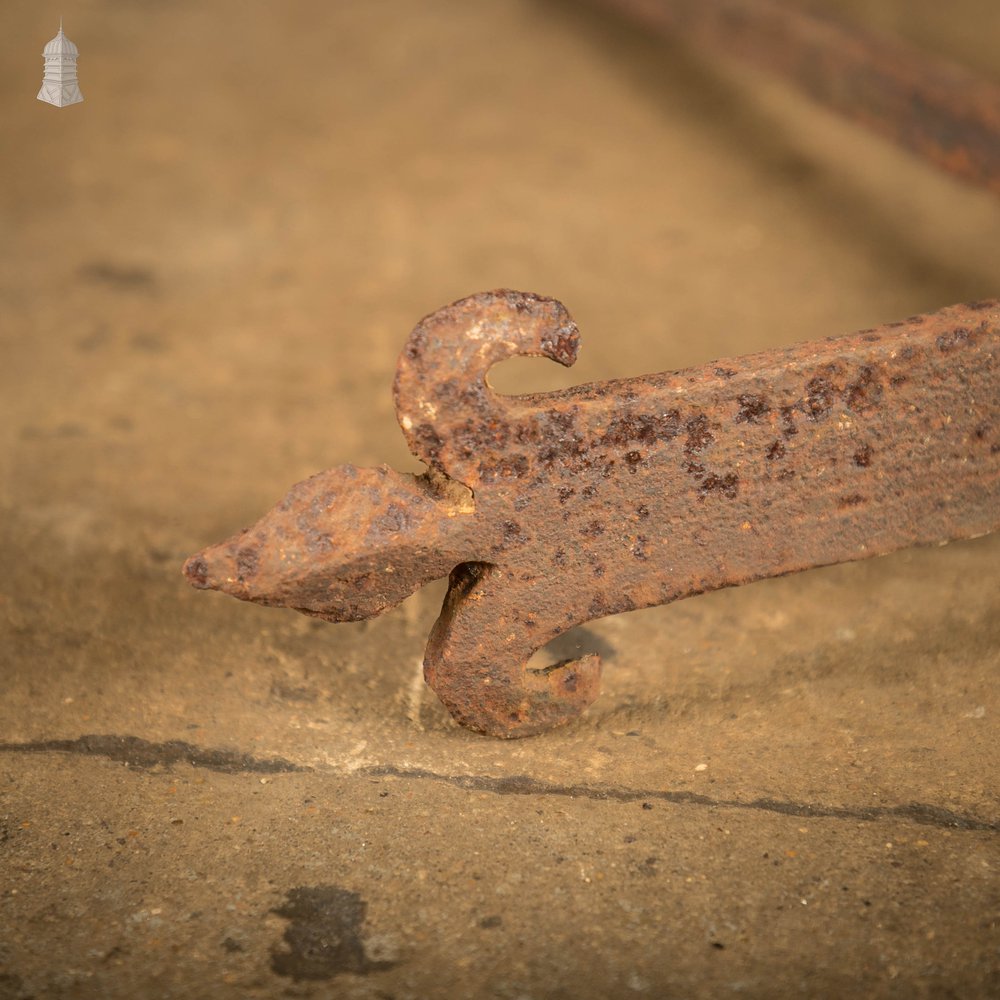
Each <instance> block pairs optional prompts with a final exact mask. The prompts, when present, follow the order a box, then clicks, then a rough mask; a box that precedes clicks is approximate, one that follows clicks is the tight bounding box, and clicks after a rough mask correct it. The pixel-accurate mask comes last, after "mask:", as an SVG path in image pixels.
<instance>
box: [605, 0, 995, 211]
mask: <svg viewBox="0 0 1000 1000" xmlns="http://www.w3.org/2000/svg"><path fill="white" fill-rule="evenodd" d="M592 2H598V3H600V4H602V5H603V6H605V7H610V8H613V9H614V10H616V11H619V12H621V13H624V14H626V15H628V16H629V17H631V18H633V19H634V20H636V21H638V22H640V23H642V24H646V25H648V26H650V27H651V28H653V29H654V30H657V31H660V32H663V33H664V34H672V35H677V36H678V37H681V38H684V39H685V40H688V41H690V42H691V43H692V44H694V45H698V46H701V47H704V48H707V49H711V50H715V51H720V52H723V53H725V54H727V55H731V56H736V57H738V58H740V59H742V60H744V61H745V62H748V63H750V64H752V65H754V66H756V67H758V68H760V69H763V70H766V71H767V72H770V73H775V74H778V75H780V76H784V77H786V78H788V79H790V80H792V81H793V82H794V83H796V84H797V85H798V86H799V87H800V88H801V89H802V90H804V91H805V92H806V93H807V94H808V95H809V96H811V97H812V98H814V99H816V100H818V101H820V102H822V103H823V104H826V105H828V106H829V107H831V108H833V109H834V110H835V111H838V112H840V113H841V114H844V115H846V116H847V117H849V118H853V119H854V120H855V121H858V122H861V123H862V124H864V125H867V126H868V127H869V128H871V129H873V130H875V131H876V132H879V133H881V134H882V135H884V136H886V137H887V138H889V139H892V140H893V141H894V142H896V143H898V144H899V145H901V146H903V147H905V148H906V149H909V150H910V151H911V152H914V153H917V154H919V155H920V156H923V157H924V158H925V159H927V160H929V161H930V162H931V163H933V164H935V165H936V166H938V167H941V168H943V169H944V170H948V171H950V172H951V173H953V174H956V175H957V176H959V177H962V178H964V179H965V180H968V181H972V182H974V183H976V184H980V185H983V186H985V187H987V188H989V189H990V190H992V191H994V192H995V193H997V194H1000V87H998V86H996V85H995V84H993V83H990V82H989V81H987V80H984V79H982V78H980V77H978V76H976V75H975V74H973V73H971V72H969V71H968V70H966V69H963V68H962V67H960V66H956V65H953V64H952V63H949V62H946V61H945V60H943V59H939V58H935V57H933V56H931V55H929V54H928V53H925V52H921V51H920V50H918V49H916V48H914V47H912V46H910V45H907V44H905V43H903V42H901V41H898V40H896V39H893V38H886V37H883V36H880V35H876V34H873V33H870V32H867V31H863V30H860V29H856V28H848V27H846V26H845V25H843V24H840V23H838V22H836V21H833V20H830V19H828V18H825V17H822V16H820V15H818V14H815V13H811V12H809V11H806V10H802V9H796V8H792V7H789V6H787V5H786V4H784V3H781V2H780V0H592Z"/></svg>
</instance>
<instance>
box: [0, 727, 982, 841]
mask: <svg viewBox="0 0 1000 1000" xmlns="http://www.w3.org/2000/svg"><path fill="white" fill-rule="evenodd" d="M52 752H54V753H71V754H81V755H84V756H89V757H106V758H107V759H109V760H114V761H120V762H121V763H123V764H127V765H128V766H129V767H131V768H133V769H135V770H138V771H148V770H150V769H151V768H153V767H157V766H160V767H167V768H169V767H171V766H172V765H174V764H181V763H183V764H190V765H191V766H192V767H204V768H207V769H208V770H211V771H220V772H222V773H224V774H287V773H294V772H298V773H316V771H315V769H314V768H311V767H307V766H305V765H302V764H293V763H292V762H291V761H288V760H285V759H284V758H282V757H270V758H265V759H261V758H257V757H253V756H251V755H250V754H247V753H240V752H239V751H236V750H220V749H210V748H205V747H198V746H195V745H194V744H192V743H186V742H184V741H183V740H167V741H166V742H161V743H156V742H153V741H151V740H144V739H141V738H140V737H138V736H115V735H90V736H79V737H77V738H76V739H62V740H55V739H54V740H35V741H32V742H26V743H0V753H52ZM351 773H352V774H363V775H365V776H366V777H373V778H401V779H413V780H423V781H437V782H441V783H442V784H446V785H452V786H453V787H455V788H461V789H464V790H465V791H475V792H492V793H494V794H496V795H560V796H565V797H567V798H580V799H593V800H596V801H599V802H642V803H643V804H644V805H651V803H652V802H654V801H658V802H669V803H670V804H671V805H694V806H708V807H714V808H718V809H753V810H759V811H761V812H770V813H776V814H777V815H781V816H797V817H802V818H809V819H843V820H854V821H860V822H866V823H871V822H875V821H877V820H882V819H901V820H909V821H910V822H913V823H919V824H922V825H924V826H937V827H942V828H944V829H949V830H983V831H988V832H991V833H997V832H1000V823H997V822H990V821H989V820H985V819H980V818H979V817H978V816H968V815H964V814H962V813H957V812H953V811H952V810H950V809H945V808H944V807H943V806H936V805H930V804H929V803H925V802H908V803H902V804H898V805H891V806H856V807H849V806H833V805H822V804H817V803H812V802H793V801H788V800H783V799H771V798H764V797H761V798H757V799H715V798H712V797H711V796H708V795H702V794H700V793H698V792H686V791H667V790H663V789H638V788H623V787H621V786H618V785H557V784H553V783H552V782H548V781H542V780H540V779H539V778H532V777H530V776H528V775H524V774H515V775H509V776H505V777H494V776H490V775H477V774H442V773H440V772H437V771H430V770H428V769H426V768H422V767H397V766H396V765H394V764H370V765H367V766H365V767H361V768H358V769H356V770H353V771H352V772H351Z"/></svg>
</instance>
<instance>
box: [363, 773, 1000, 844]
mask: <svg viewBox="0 0 1000 1000" xmlns="http://www.w3.org/2000/svg"><path fill="white" fill-rule="evenodd" d="M356 773H358V774H366V775H370V776H372V777H391V778H418V779H425V780H429V781H440V782H443V783H445V784H448V785H454V786H456V787H458V788H463V789H465V790H467V791H481V792H494V793H495V794H497V795H564V796H567V797H569V798H587V799H596V800H598V801H606V802H642V803H644V804H647V803H651V802H652V801H654V800H655V801H660V802H669V803H671V804H673V805H697V806H714V807H717V808H720V809H757V810H760V811H762V812H771V813H778V814H779V815H783V816H801V817H808V818H819V819H847V820H860V821H862V822H869V823H870V822H874V821H876V820H880V819H904V820H910V821H911V822H914V823H920V824H923V825H924V826H939V827H944V828H946V829H951V830H988V831H990V832H993V833H996V832H1000V823H991V822H990V821H988V820H984V819H979V817H977V816H966V815H963V814H961V813H956V812H952V811H951V810H950V809H945V808H943V807H942V806H935V805H929V804H927V803H924V802H909V803H904V804H901V805H893V806H858V807H855V808H850V807H848V806H829V805H819V804H814V803H811V802H789V801H784V800H781V799H769V798H758V799H748V800H747V799H713V798H711V797H710V796H708V795H701V794H699V793H698V792H677V791H673V792H672V791H663V790H660V789H653V790H641V789H634V788H621V787H618V786H616V785H556V784H552V783H550V782H547V781H540V780H539V779H538V778H531V777H528V776H527V775H511V776H509V777H488V776H479V775H474V774H439V773H437V772H436V771H428V770H426V769H424V768H419V767H414V768H402V767H395V766H393V765H391V764H376V765H371V766H369V767H363V768H360V769H359V770H358V771H357V772H356Z"/></svg>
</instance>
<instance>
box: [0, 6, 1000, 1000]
mask: <svg viewBox="0 0 1000 1000" xmlns="http://www.w3.org/2000/svg"><path fill="white" fill-rule="evenodd" d="M936 6H937V7H941V6H942V5H936ZM961 6H962V8H963V11H965V12H966V13H967V14H968V15H970V16H969V17H966V18H965V19H964V20H963V19H960V18H957V17H956V18H954V19H949V20H948V21H947V22H945V23H946V24H947V25H952V26H954V25H955V24H959V23H961V24H963V25H966V24H968V23H976V24H977V25H978V30H977V31H975V32H965V33H964V34H963V33H961V32H957V31H951V33H949V32H948V31H947V30H938V28H937V27H936V24H935V21H934V18H935V17H936V16H939V15H937V14H935V11H934V9H933V8H934V7H935V5H932V4H917V5H905V4H902V3H895V4H892V3H888V2H884V3H881V4H870V5H868V8H869V10H870V12H872V15H873V16H875V15H878V17H877V19H879V20H880V22H881V23H883V24H887V25H892V24H894V23H896V22H899V23H905V25H906V26H907V30H910V31H912V32H913V33H915V34H920V33H921V32H922V33H923V35H924V36H926V37H927V38H930V39H934V40H936V41H937V42H939V43H940V45H941V47H942V48H944V49H948V50H949V51H950V52H951V54H953V55H957V56H959V57H963V56H967V57H968V61H969V62H970V63H972V64H982V62H983V53H984V52H986V51H989V52H992V53H994V55H995V51H996V46H995V45H991V46H986V44H985V41H984V39H988V38H989V37H990V35H989V33H990V32H991V31H992V32H993V35H992V37H993V39H994V40H995V39H996V38H998V37H1000V15H998V14H997V10H996V8H995V5H993V4H992V3H991V2H990V3H986V2H984V3H982V4H980V5H979V7H978V10H977V7H976V4H974V3H963V4H962V5H961ZM853 7H855V8H856V7H858V5H857V4H855V5H853ZM904 7H905V8H906V9H907V10H908V11H909V14H908V15H907V18H906V19H904V18H903V16H902V13H901V11H902V10H903V8H904ZM949 9H950V8H949ZM914 11H915V12H916V13H914ZM5 13H6V15H7V16H6V18H5V31H4V32H3V33H2V36H0V55H2V58H0V84H2V85H0V108H2V121H3V126H4V127H3V140H2V142H3V145H4V155H3V157H2V159H0V176H2V179H3V183H2V185H0V212H2V220H3V221H2V226H0V249H2V251H3V252H2V255H0V305H2V322H0V340H2V349H3V354H2V356H3V359H4V363H3V365H2V366H0V509H2V518H0V533H2V540H0V553H2V556H0V559H2V566H3V574H2V580H0V666H2V675H0V676H2V682H3V687H2V690H3V697H2V700H0V741H2V743H0V1000H27V998H29V997H35V998H42V997H74V998H75V997H83V998H90V997H93V998H101V1000H113V998H129V1000H134V998H136V997H157V998H159V997H162V998H168V997H170V998H181V997H184V998H196V997H212V998H220V1000H227V998H233V1000H236V998H250V997H271V996H292V997H316V998H322V997H356V998H372V1000H374V998H380V1000H388V998H393V1000H409V998H414V1000H415V998H429V997H488V998H503V1000H523V998H537V1000H541V998H545V1000H550V998H574V1000H576V998H587V997H595V998H597V997H601V998H605V997H630V996H649V997H719V996H726V995H730V994H735V995H740V996H745V997H760V998H764V997H779V996H781V997H784V996H802V997H843V996H866V997H901V998H902V997H905V998H912V997H956V998H957V997H961V998H969V997H987V996H997V995H1000V746H998V740H997V719H998V717H1000V692H998V684H997V679H998V668H1000V570H998V565H1000V537H998V536H992V537H986V538H981V539H978V540H975V541H971V542H965V543H960V544H954V545H951V546H948V547H947V548H941V549H924V550H911V551H906V552H901V553H899V554H897V555H894V556H891V557H887V558H884V559H879V560H873V561H870V562H866V563H855V564H851V565H846V566H839V567H832V568H828V569H823V570H817V571H813V572H810V573H806V574H803V575H799V576H797V577H790V578H784V579H781V580H774V581H766V582H764V583H761V584H756V585H754V586H751V587H747V588H742V589H739V590H732V591H726V592H719V593H715V594H710V595H706V596H703V597H700V598H696V599H694V600H690V601H687V602H683V603H680V604H677V605H673V606H670V607H666V608H658V609H652V610H649V611H644V612H639V613H634V614H631V615H625V616H620V617H616V618H611V619H607V620H604V621H600V622H595V623H594V624H592V625H590V626H588V627H587V628H586V629H585V630H581V631H580V632H579V633H578V634H577V635H575V637H574V641H575V642H576V644H577V645H578V646H579V647H580V648H582V649H599V650H600V651H601V652H602V653H603V655H604V658H605V662H606V670H605V681H604V689H603V694H602V696H601V698H600V699H599V701H598V702H597V704H596V705H595V706H594V707H593V708H592V709H591V710H590V711H589V712H588V713H587V715H586V716H585V717H584V718H583V719H582V720H581V721H580V722H578V723H577V724H574V725H573V726H571V727H569V728H567V729H565V730H563V731H559V732H555V733H553V734H551V735H548V736H544V737H539V738H535V739H532V740H526V741H520V742H515V743H501V742H494V741H491V740H488V739H484V738H481V737H478V736H475V735H472V734H470V733H467V732H465V731H463V730H461V729H459V728H457V727H456V726H455V725H454V724H453V723H452V722H451V721H450V719H449V718H448V717H447V715H446V713H445V712H444V710H443V709H442V708H441V707H440V706H439V704H438V703H437V702H436V700H435V698H434V696H433V695H432V694H431V693H430V692H429V691H427V690H425V689H424V687H423V685H422V682H421V679H420V660H421V654H422V648H423V642H424V639H425V637H426V635H427V632H428V630H429V628H430V625H431V623H432V622H433V620H434V617H435V615H436V613H437V609H438V607H439V604H440V600H441V596H442V592H443V591H442V587H441V585H440V584H435V585H433V586H431V587H429V588H427V589H426V590H425V591H424V592H422V593H420V594H418V595H416V596H415V597H414V598H412V599H410V600H409V601H407V602H406V603H405V604H404V605H402V606H401V607H400V608H398V609H396V610H395V611H393V612H391V613H389V614H387V615H385V616H384V617H383V618H380V619H378V620H375V621H372V622H369V623H362V624H355V625H341V626H331V625H325V624H322V623H318V622H315V621H310V620H308V619H306V618H303V617H300V616H297V615H295V614H294V613H292V612H290V611H276V610H268V609H262V608H257V607H253V606H249V605H243V604H239V603H237V602H235V601H233V600H231V599H229V598H225V597H223V596H221V595H217V594H205V593H198V592H195V591H193V590H192V589H190V588H189V587H188V586H187V585H186V584H185V582H184V580H183V579H182V577H181V575H180V564H181V562H182V561H183V559H184V557H185V556H186V555H188V554H189V553H191V552H193V551H195V550H196V549H198V548H200V547H201V546H202V545H204V544H206V543H208V542H211V541H216V540H218V539H221V538H222V537H224V536H226V535H228V534H230V533H231V532H232V531H234V530H236V529H237V528H239V527H240V526H242V525H244V524H248V523H250V522H251V521H252V520H254V519H255V518H256V517H257V516H258V515H259V514H260V513H261V512H263V511H264V510H265V509H266V508H268V507H269V506H270V505H271V504H273V503H274V502H275V501H276V500H277V499H278V498H280V496H281V495H282V494H283V493H284V492H285V490H286V489H287V487H288V486H289V485H290V484H291V483H293V482H295V481H296V480H299V479H302V478H304V477H305V476H307V475H309V474H311V473H312V472H314V471H317V470H319V469H322V468H326V467H329V466H331V465H335V464H339V463H343V462H348V461H350V462H354V463H355V464H358V465H376V464H379V463H381V462H388V463H390V464H392V465H394V466H395V467H397V468H400V469H403V470H412V469H415V468H417V466H416V464H415V463H414V461H413V460H412V459H411V458H410V457H409V456H408V455H407V453H406V449H405V447H404V444H403V441H402V436H401V435H400V433H399V430H398V428H397V427H396V425H395V422H394V418H393V414H392V409H391V396H390V384H391V379H392V375H393V369H394V362H395V356H396V353H397V352H398V350H399V348H400V346H401V344H402V342H403V340H404V338H405V336H406V334H407V332H408V331H409V329H410V327H411V326H412V324H413V323H414V322H415V321H416V320H417V319H418V318H419V317H420V316H422V315H424V314H425V313H427V312H429V311H430V310H432V309H434V308H436V307H438V306H440V305H442V304H444V303H446V302H449V301H452V300H453V299H455V298H458V297H460V296H462V295H465V294H469V293H471V292H473V291H477V290H481V289H485V288H492V287H497V286H511V287H515V288H525V289H529V290H533V291H537V292H541V293H545V294H549V295H555V296H557V297H559V298H561V299H562V300H563V301H564V302H566V304H567V305H568V306H569V307H570V309H571V310H572V312H573V313H574V316H575V317H576V319H577V321H578V322H579V324H580V327H581V331H582V336H583V350H582V355H581V359H580V361H579V363H578V365H577V366H576V368H574V369H573V371H572V372H564V371H562V370H561V369H560V370H558V371H553V370H552V369H553V368H555V366H553V365H551V364H548V363H543V362H538V363H530V362H523V363H513V362H512V363H510V364H509V365H508V366H506V370H505V371H501V372H500V373H499V374H498V377H497V380H496V381H497V382H498V383H499V384H500V386H501V388H506V389H508V390H512V389H518V388H522V389H531V390H536V389H544V388H554V387H557V386H564V385H568V384H572V383H573V382H581V381H589V380H593V379H601V378H608V377H614V376H623V375H631V374H639V373H642V372H647V371H657V370H663V369H668V368H676V367H680V366H682V365H685V364H690V363H698V362H704V361H707V360H710V359H712V358H715V357H719V356H723V355H732V354H740V353H745V352H749V351H753V350H759V349H764V348H767V347H771V346H776V345H779V344H788V343H792V342H794V341H796V340H801V339H807V338H812V337H816V336H821V335H825V334H831V333H838V332H847V331H849V330H852V329H858V328H862V327H868V326H872V325H874V324H876V323H879V322H883V321H889V320H893V319H897V318H901V317H904V316H908V315H910V314H912V313H915V312H919V311H922V310H925V309H932V308H936V307H939V306H942V305H945V304H947V303H950V302H956V301H960V300H963V299H973V298H977V297H988V296H994V295H996V294H997V293H998V291H1000V257H998V254H997V234H998V232H1000V203H998V202H997V201H996V199H994V198H991V197H989V196H988V195H986V194H984V193H981V192H977V191H974V190H970V189H966V188H964V187H962V186H960V185H958V184H957V183H954V182H952V181H951V180H949V179H948V178H945V177H941V176H939V175H937V174H936V173H934V172H932V171H931V170H929V169H928V168H925V167H924V166H923V165H921V164H919V163H917V162H914V161H913V160H911V159H909V158H908V157H907V156H906V155H905V154H902V153H899V152H897V151H895V150H894V149H891V148H889V147H887V146H885V145H883V144H882V143H881V142H880V141H879V140H877V139H874V138H871V137H869V136H867V135H865V134H863V133H861V132H860V131H858V130H857V129H855V128H854V127H853V126H850V125H848V124H845V123H842V122H840V121H838V120H835V119H833V118H831V117H830V116H828V115H826V114H825V113H824V112H822V111H818V110H817V109H816V108H814V107H812V106H811V105H808V104H806V103H805V102H803V101H801V100H800V99H799V98H797V97H795V96H794V95H792V94H790V93H789V92H787V91H786V90H785V89H784V88H783V87H782V86H781V85H780V84H777V83H774V82H772V81H768V80H761V79H760V78H758V77H755V76H752V75H749V74H743V72H742V71H740V70H738V69H736V68H733V67H728V66H719V65H716V64H715V63H711V62H706V61H704V60H703V59H702V58H701V57H699V56H697V55H695V54H693V53H689V52H686V51H684V50H683V49H682V48H679V47H677V46H671V45H666V44H662V43H659V42H656V43H654V42H652V41H649V40H646V39H644V38H643V37H642V36H641V35H639V34H637V33H635V32H634V31H632V30H630V29H628V28H625V27H621V26H617V25H616V24H615V23H614V22H613V21H611V20H608V19H606V18H604V17H602V16H600V15H595V14H592V13H587V12H585V11H582V10H581V9H580V8H579V6H577V5H572V4H568V3H555V2H528V0H481V2H477V3H475V4H468V3H464V4H463V3H459V2H457V0H426V2H423V3H421V4H419V5H412V4H407V3H405V2H403V0H372V2H366V3H342V4H320V3H316V2H311V0H290V2H287V3H282V4H264V3H250V4H247V3H236V2H235V0H214V2H212V3H205V4H195V3H178V4H170V5H156V4H149V3H142V2H138V0H134V2H130V3H121V2H116V3H110V2H106V0H103V2H102V0H90V2H88V3H84V4H80V5H79V6H78V9H76V10H73V11H70V10H62V9H61V8H58V7H56V6H55V5H51V4H49V3H48V2H47V0H46V2H44V3H35V2H31V3H29V2H27V0H14V2H8V3H7V5H6V8H5ZM60 13H63V14H64V15H65V17H66V25H65V26H66V31H67V33H68V35H69V36H70V37H71V38H72V39H73V40H74V41H75V42H76V43H77V44H78V45H79V47H80V51H81V57H80V63H79V71H80V82H81V87H82V90H83V93H84V97H85V101H84V103H83V104H81V105H79V106H75V107H71V108H66V109H61V110H57V109H55V108H52V107H49V106H47V105H44V104H41V103H39V102H36V101H35V100H34V94H35V92H36V90H37V87H38V85H39V83H40V78H41V69H42V67H41V60H40V58H39V52H40V49H41V47H42V45H43V44H44V42H45V41H46V40H47V39H48V38H50V37H51V36H52V34H54V32H55V28H56V25H57V23H58V17H59V14H60ZM972 14H975V16H976V18H978V20H971V15H972Z"/></svg>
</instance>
